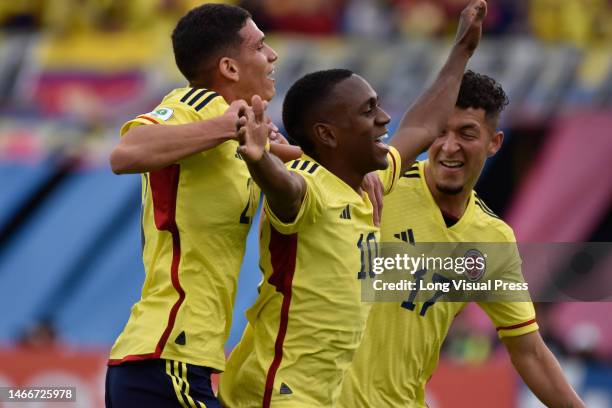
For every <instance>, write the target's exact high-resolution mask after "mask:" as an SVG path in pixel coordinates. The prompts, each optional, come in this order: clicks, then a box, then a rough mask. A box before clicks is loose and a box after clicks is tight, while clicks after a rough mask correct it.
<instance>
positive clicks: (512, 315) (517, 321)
mask: <svg viewBox="0 0 612 408" xmlns="http://www.w3.org/2000/svg"><path fill="white" fill-rule="evenodd" d="M479 306H480V307H481V308H482V310H484V312H485V313H486V314H487V315H488V316H489V318H490V319H491V321H492V322H493V324H494V325H495V329H496V330H497V335H498V336H499V337H500V338H502V337H515V336H521V335H523V334H527V333H531V332H533V331H536V330H538V323H537V322H536V317H535V309H534V308H533V303H531V302H481V303H479Z"/></svg>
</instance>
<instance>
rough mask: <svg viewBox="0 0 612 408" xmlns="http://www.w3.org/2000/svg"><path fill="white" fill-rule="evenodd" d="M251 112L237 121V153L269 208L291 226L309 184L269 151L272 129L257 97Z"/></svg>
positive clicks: (241, 114)
mask: <svg viewBox="0 0 612 408" xmlns="http://www.w3.org/2000/svg"><path fill="white" fill-rule="evenodd" d="M251 106H252V109H251V108H246V107H242V108H241V109H240V112H239V114H238V115H239V117H240V118H239V119H238V141H239V142H240V146H239V147H238V153H239V154H240V155H241V156H242V158H243V159H244V161H245V162H246V163H247V166H248V168H249V172H250V173H251V176H253V180H254V181H255V182H256V183H257V185H259V187H260V188H261V191H263V193H264V195H265V196H266V199H267V200H268V206H269V207H270V209H272V211H274V214H275V215H276V217H278V218H279V219H280V220H281V221H283V222H287V223H288V222H291V221H293V220H294V219H295V217H296V216H297V215H298V213H299V211H300V206H301V204H302V200H303V199H304V195H305V194H306V181H305V180H304V179H303V178H302V176H300V175H299V174H296V173H292V172H290V171H289V170H287V168H286V167H285V165H284V164H283V162H282V161H281V160H280V159H279V158H277V157H276V156H274V155H273V154H270V153H269V152H268V151H266V144H267V142H268V133H269V132H270V128H269V127H268V126H267V125H266V123H265V117H264V112H265V108H266V107H265V105H264V102H263V101H262V100H261V98H260V97H259V96H257V95H255V96H253V99H252V103H251Z"/></svg>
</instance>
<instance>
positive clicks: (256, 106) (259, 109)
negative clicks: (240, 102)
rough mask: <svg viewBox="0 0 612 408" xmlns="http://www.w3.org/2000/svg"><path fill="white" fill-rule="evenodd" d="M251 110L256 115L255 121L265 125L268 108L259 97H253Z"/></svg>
mask: <svg viewBox="0 0 612 408" xmlns="http://www.w3.org/2000/svg"><path fill="white" fill-rule="evenodd" d="M251 108H252V109H253V113H254V115H255V121H256V122H257V123H264V112H265V110H266V106H265V104H264V102H263V101H262V100H261V97H260V96H259V95H253V98H252V99H251Z"/></svg>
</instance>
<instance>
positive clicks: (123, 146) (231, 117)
mask: <svg viewBox="0 0 612 408" xmlns="http://www.w3.org/2000/svg"><path fill="white" fill-rule="evenodd" d="M242 105H246V104H245V102H244V101H236V102H234V103H232V104H231V105H230V107H229V108H228V109H227V111H226V112H225V113H224V114H223V115H221V116H219V117H216V118H213V119H208V120H201V121H196V122H192V123H187V124H176V125H175V124H168V125H161V124H155V125H152V124H151V125H144V124H141V125H132V127H130V128H129V129H128V130H127V131H126V132H125V134H124V135H123V136H122V137H121V140H120V141H119V143H118V144H117V146H115V148H114V149H113V151H112V152H111V155H110V165H111V169H112V170H113V172H114V173H116V174H124V173H144V172H148V171H152V170H157V169H160V168H163V167H166V166H169V165H171V164H173V163H176V162H177V161H179V160H181V159H184V158H186V157H189V156H191V155H193V154H196V153H199V152H202V151H205V150H209V149H212V148H214V147H216V146H218V145H220V144H221V143H223V142H225V141H227V140H230V139H234V138H235V136H236V133H235V132H236V121H237V119H238V116H237V112H238V109H239V108H240V106H242Z"/></svg>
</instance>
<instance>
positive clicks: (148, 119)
mask: <svg viewBox="0 0 612 408" xmlns="http://www.w3.org/2000/svg"><path fill="white" fill-rule="evenodd" d="M226 109H227V104H225V102H223V101H222V100H221V98H220V97H217V98H215V99H213V100H212V101H211V102H210V103H209V104H208V105H207V106H206V107H205V108H204V109H202V110H201V111H195V110H194V109H193V108H192V107H190V106H188V105H186V104H184V103H181V102H179V101H165V102H162V103H161V104H160V105H159V106H157V107H156V108H155V109H153V110H152V111H151V112H149V113H145V114H142V115H139V116H137V117H135V118H134V119H132V120H130V121H128V122H126V123H125V124H124V125H123V126H122V127H121V130H120V132H119V134H120V135H121V136H123V135H124V134H125V133H126V132H127V131H128V130H130V129H131V128H132V127H134V126H140V125H184V124H186V123H193V122H196V121H198V120H207V119H213V118H216V117H218V116H221V115H223V113H224V112H225V110H226Z"/></svg>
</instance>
